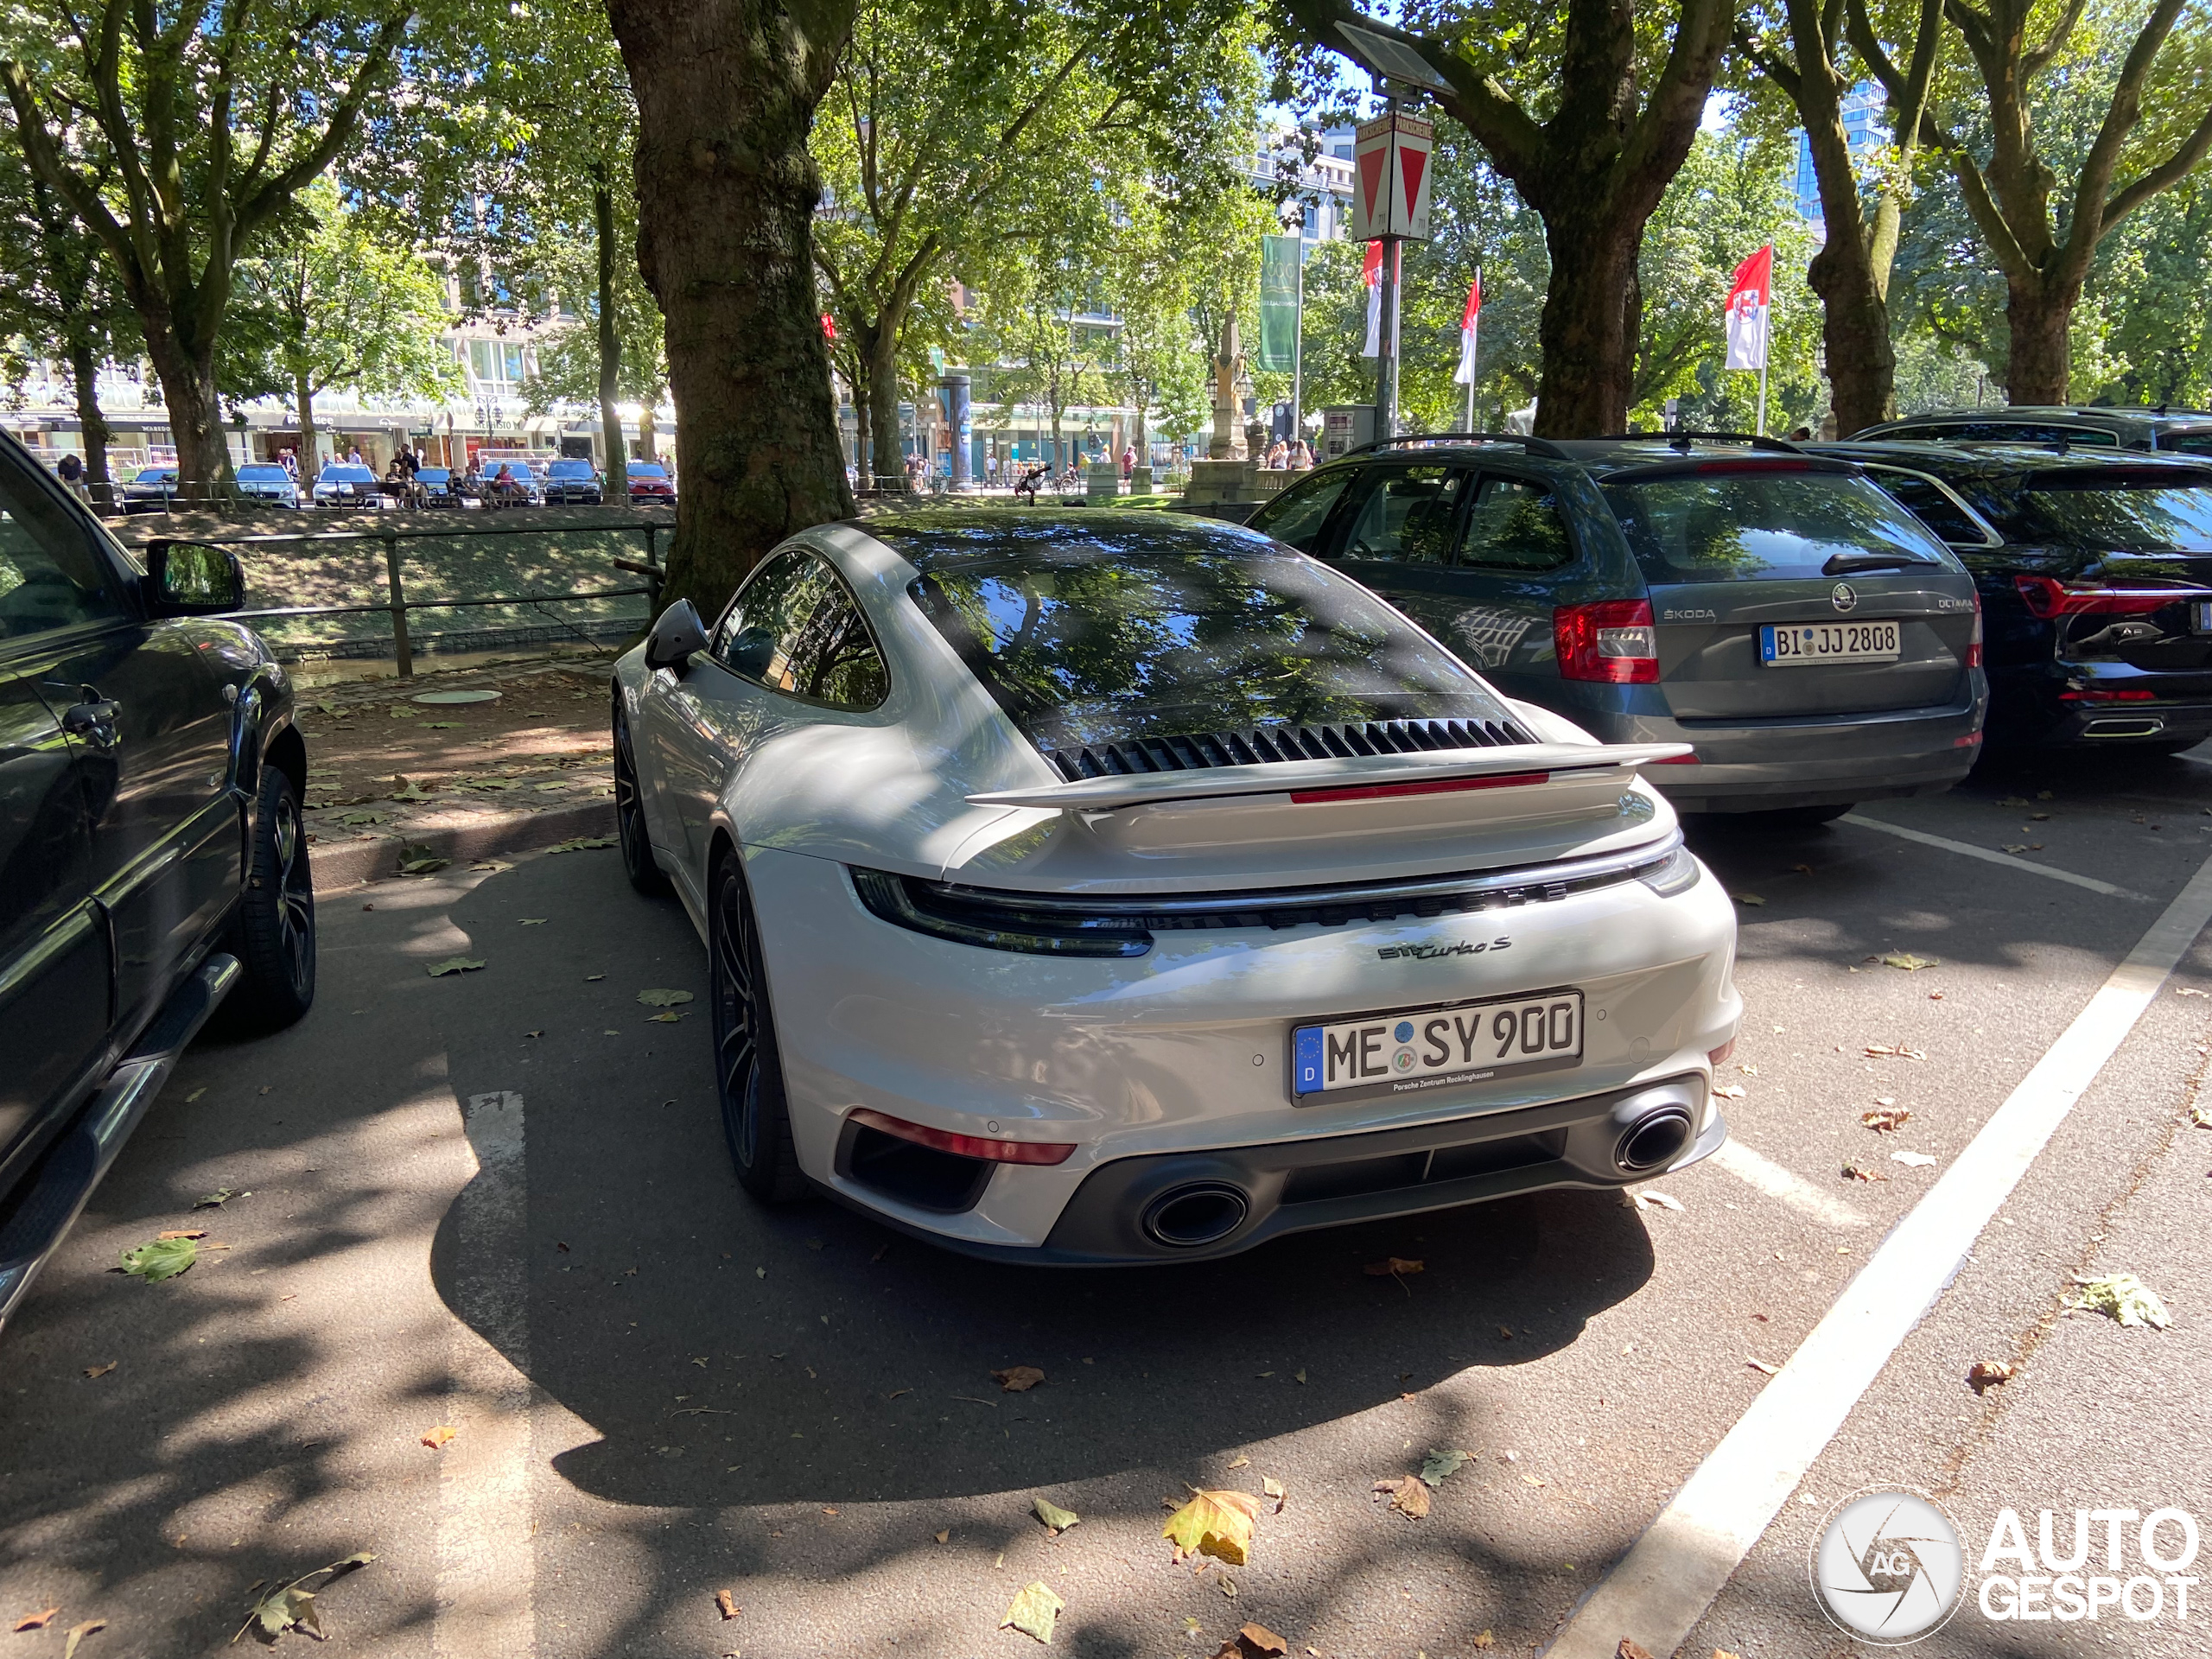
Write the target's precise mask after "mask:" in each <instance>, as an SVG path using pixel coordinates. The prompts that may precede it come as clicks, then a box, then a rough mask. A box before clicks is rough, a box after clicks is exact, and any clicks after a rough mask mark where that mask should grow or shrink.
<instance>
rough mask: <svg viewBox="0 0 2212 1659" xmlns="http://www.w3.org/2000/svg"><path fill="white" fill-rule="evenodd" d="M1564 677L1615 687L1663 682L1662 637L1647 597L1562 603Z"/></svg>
mask: <svg viewBox="0 0 2212 1659" xmlns="http://www.w3.org/2000/svg"><path fill="white" fill-rule="evenodd" d="M1552 641H1553V644H1554V645H1555V646H1556V647H1557V649H1558V652H1559V672H1560V678H1561V679H1564V680H1598V681H1603V682H1606V683H1611V684H1614V685H1652V684H1656V683H1657V681H1658V678H1659V640H1658V633H1657V632H1656V630H1655V629H1654V627H1653V626H1652V621H1651V601H1649V600H1648V599H1605V600H1599V601H1598V602H1597V603H1595V604H1592V605H1562V606H1560V607H1559V608H1558V609H1556V610H1554V612H1553V613H1552Z"/></svg>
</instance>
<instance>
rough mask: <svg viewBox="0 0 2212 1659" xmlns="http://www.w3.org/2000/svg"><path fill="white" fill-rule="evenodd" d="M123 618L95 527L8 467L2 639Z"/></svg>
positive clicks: (0, 479) (1, 525)
mask: <svg viewBox="0 0 2212 1659" xmlns="http://www.w3.org/2000/svg"><path fill="white" fill-rule="evenodd" d="M122 614H124V608H123V601H122V599H121V598H120V596H119V595H118V594H117V593H116V591H115V588H114V585H113V583H112V582H111V580H110V578H109V575H108V572H107V569H106V567H105V561H104V560H102V559H101V558H100V557H99V554H98V552H97V551H96V550H94V547H93V543H92V530H91V529H90V527H89V526H87V525H86V524H85V523H84V522H83V521H82V520H81V519H79V518H78V517H77V516H76V514H74V513H73V512H71V511H70V510H69V506H68V504H67V502H65V501H61V500H59V499H55V498H54V496H52V495H49V494H48V493H47V492H46V491H45V490H44V489H42V488H41V487H40V486H39V484H38V482H37V480H35V479H29V478H26V477H24V476H23V475H22V474H21V473H19V472H18V471H17V470H16V467H15V466H14V465H13V464H12V463H10V462H9V461H5V460H0V639H21V638H22V637H23V636H24V635H26V634H32V633H45V632H50V631H52V630H54V629H57V628H69V627H75V626H78V625H79V624H80V623H85V622H98V621H101V620H105V619H107V618H109V617H117V616H121V615H122Z"/></svg>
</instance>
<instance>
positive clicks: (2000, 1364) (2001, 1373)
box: [1967, 1359, 2012, 1394]
mask: <svg viewBox="0 0 2212 1659" xmlns="http://www.w3.org/2000/svg"><path fill="white" fill-rule="evenodd" d="M2011 1381H2012V1367H2011V1366H2010V1365H2007V1364H2006V1363H2005V1362H2004V1361H2003V1360H2001V1359H1977V1360H1976V1361H1974V1363H1973V1364H1971V1365H1969V1366H1967V1387H1968V1388H1970V1389H1973V1390H1974V1392H1975V1393H1976V1394H1980V1393H1981V1392H1982V1391H1983V1390H1984V1389H1993V1388H1994V1387H1996V1386H1997V1384H1999V1383H2010V1382H2011Z"/></svg>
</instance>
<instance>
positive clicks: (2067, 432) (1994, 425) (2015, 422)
mask: <svg viewBox="0 0 2212 1659" xmlns="http://www.w3.org/2000/svg"><path fill="white" fill-rule="evenodd" d="M1897 439H1914V440H1924V441H1928V442H1936V443H2061V444H2066V445H2068V446H2069V447H2073V448H2121V449H2158V450H2168V449H2171V450H2177V451H2179V452H2181V453H2182V454H2192V455H2212V411H2208V410H2202V409H2175V408H2171V407H2170V406H2169V405H2167V404H2158V405H2157V406H2156V407H2154V408H2147V409H2100V408H2097V407H2095V406H2094V405H2087V404H2074V405H2066V404H2012V405H2011V406H2009V407H2007V408H2004V409H1962V410H1946V411H1943V412H1941V413H1937V414H1932V415H1916V416H1911V417H1910V419H1907V420H1902V421H1884V422H1882V423H1880V424H1879V425H1878V426H1870V427H1868V428H1867V429H1866V430H1865V431H1863V432H1859V433H1856V434H1854V435H1853V442H1890V441H1892V440H1897Z"/></svg>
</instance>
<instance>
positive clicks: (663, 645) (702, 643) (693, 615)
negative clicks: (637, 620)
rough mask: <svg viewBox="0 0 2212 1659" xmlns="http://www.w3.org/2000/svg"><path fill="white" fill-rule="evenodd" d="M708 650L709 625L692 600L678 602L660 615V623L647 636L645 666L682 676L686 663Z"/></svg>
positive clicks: (655, 624) (654, 625)
mask: <svg viewBox="0 0 2212 1659" xmlns="http://www.w3.org/2000/svg"><path fill="white" fill-rule="evenodd" d="M706 648H707V629H706V625H705V624H704V623H702V622H701V621H700V620H699V613H698V612H697V611H696V610H695V609H694V608H693V607H692V604H691V601H690V600H688V599H679V600H677V601H676V603H675V604H673V605H671V606H670V607H668V608H667V609H666V610H664V611H663V612H662V613H660V620H659V621H658V622H656V623H654V624H653V631H652V632H651V633H649V634H647V635H646V636H645V666H646V667H647V668H648V669H662V668H665V669H669V670H671V671H674V672H676V673H678V674H681V673H682V672H683V668H684V664H687V663H689V662H690V660H691V659H692V658H694V657H696V656H697V655H698V654H699V653H700V652H702V651H704V650H706Z"/></svg>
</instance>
